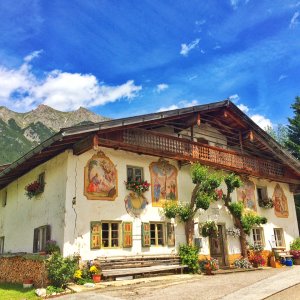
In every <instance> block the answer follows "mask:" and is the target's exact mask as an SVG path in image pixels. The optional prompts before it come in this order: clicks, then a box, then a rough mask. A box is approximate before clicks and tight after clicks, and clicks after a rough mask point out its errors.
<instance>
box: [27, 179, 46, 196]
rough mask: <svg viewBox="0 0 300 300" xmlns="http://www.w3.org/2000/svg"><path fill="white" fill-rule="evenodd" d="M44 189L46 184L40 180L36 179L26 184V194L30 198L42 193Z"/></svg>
mask: <svg viewBox="0 0 300 300" xmlns="http://www.w3.org/2000/svg"><path fill="white" fill-rule="evenodd" d="M43 191H44V184H43V183H41V182H39V181H37V180H36V181H34V182H32V183H29V184H28V185H26V186H25V195H26V196H27V198H28V199H31V198H33V197H34V196H36V195H38V194H40V193H42V192H43Z"/></svg>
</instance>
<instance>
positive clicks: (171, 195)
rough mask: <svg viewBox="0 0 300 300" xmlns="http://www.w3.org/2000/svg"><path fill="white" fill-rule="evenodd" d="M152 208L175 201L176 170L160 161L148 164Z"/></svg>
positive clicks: (162, 160) (164, 161) (176, 196)
mask: <svg viewBox="0 0 300 300" xmlns="http://www.w3.org/2000/svg"><path fill="white" fill-rule="evenodd" d="M149 168H150V175H151V194H152V206H156V207H162V206H163V204H164V203H165V202H166V201H177V200H178V195H177V169H176V167H174V166H173V165H171V164H169V162H168V161H166V160H164V159H160V160H159V161H158V162H153V163H151V164H150V167H149Z"/></svg>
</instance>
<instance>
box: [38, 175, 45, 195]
mask: <svg viewBox="0 0 300 300" xmlns="http://www.w3.org/2000/svg"><path fill="white" fill-rule="evenodd" d="M38 183H39V184H40V186H41V188H40V192H41V193H42V192H43V191H44V188H45V172H43V173H41V174H39V177H38Z"/></svg>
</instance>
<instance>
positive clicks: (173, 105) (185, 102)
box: [158, 100, 198, 112]
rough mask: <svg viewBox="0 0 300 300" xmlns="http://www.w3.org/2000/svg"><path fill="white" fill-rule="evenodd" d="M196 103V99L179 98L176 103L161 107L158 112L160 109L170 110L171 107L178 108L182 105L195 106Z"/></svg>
mask: <svg viewBox="0 0 300 300" xmlns="http://www.w3.org/2000/svg"><path fill="white" fill-rule="evenodd" d="M195 105H198V101H197V100H191V101H188V100H181V101H179V102H178V103H177V104H172V105H170V106H167V107H161V108H160V109H159V110H158V112H161V111H166V110H172V109H178V108H183V107H191V106H195Z"/></svg>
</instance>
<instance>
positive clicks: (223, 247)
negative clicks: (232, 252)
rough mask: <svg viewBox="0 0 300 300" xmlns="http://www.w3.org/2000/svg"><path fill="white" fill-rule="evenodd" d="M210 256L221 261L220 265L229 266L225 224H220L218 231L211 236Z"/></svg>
mask: <svg viewBox="0 0 300 300" xmlns="http://www.w3.org/2000/svg"><path fill="white" fill-rule="evenodd" d="M209 250H210V256H211V257H213V258H215V259H217V260H218V261H219V266H220V267H225V266H227V242H226V235H225V225H223V224H218V233H217V234H215V235H213V236H210V237H209Z"/></svg>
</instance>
